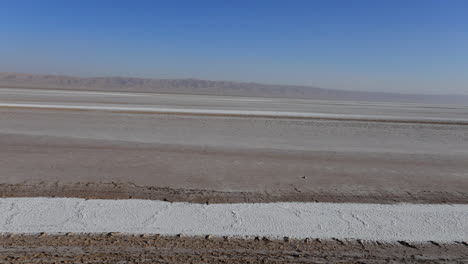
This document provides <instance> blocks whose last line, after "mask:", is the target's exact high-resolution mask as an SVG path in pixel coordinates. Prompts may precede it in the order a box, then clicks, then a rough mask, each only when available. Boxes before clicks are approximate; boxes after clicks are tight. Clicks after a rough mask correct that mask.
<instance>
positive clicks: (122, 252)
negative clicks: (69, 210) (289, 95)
mask: <svg viewBox="0 0 468 264" xmlns="http://www.w3.org/2000/svg"><path fill="white" fill-rule="evenodd" d="M100 93H102V94H89V93H88V94H80V93H76V92H72V94H67V93H65V92H63V93H55V92H53V91H52V92H48V93H47V92H46V93H44V92H39V93H38V92H37V91H36V92H34V93H30V91H29V92H28V91H26V92H18V91H11V90H10V91H5V90H1V91H0V101H2V102H8V103H36V104H37V103H40V104H41V103H44V104H48V103H61V104H73V105H80V104H91V105H109V104H114V105H115V104H120V105H127V106H135V105H137V106H145V107H146V106H148V107H177V108H184V109H191V108H197V109H199V108H200V106H204V107H206V108H207V109H214V110H220V109H221V110H222V109H227V110H239V109H242V110H255V111H298V112H305V113H321V114H355V115H376V116H379V117H380V118H381V119H382V118H384V116H388V115H391V116H400V117H403V118H406V117H411V118H412V119H418V118H420V119H424V118H443V119H444V120H456V119H460V118H466V117H467V108H466V107H463V106H452V107H448V106H441V105H437V106H436V105H432V106H430V105H414V104H412V105H408V104H388V103H386V104H381V103H359V102H339V101H312V100H286V99H274V100H273V99H271V100H270V99H266V98H255V99H249V98H242V99H240V98H231V97H209V96H208V97H207V96H198V97H197V96H195V97H192V96H184V95H181V96H172V95H164V96H162V95H151V96H149V95H145V96H141V95H135V94H133V95H129V94H124V95H121V94H119V93H116V94H113V95H110V94H108V93H105V92H100ZM467 160H468V133H467V126H466V125H462V124H456V123H451V124H448V123H444V124H437V123H422V122H398V120H393V121H391V122H378V121H358V120H319V119H313V118H311V119H303V120H297V119H288V118H258V117H257V118H253V117H232V116H231V117H223V116H216V117H215V116H211V117H210V116H200V115H198V116H188V115H185V116H184V115H160V114H148V113H146V114H143V113H123V112H118V111H117V112H104V111H64V110H61V111H60V110H39V109H20V108H15V109H13V108H2V109H0V196H3V197H30V196H35V197H37V196H46V197H54V196H59V197H82V198H108V199H116V198H117V199H129V198H132V199H133V198H141V199H152V200H166V201H185V202H196V203H203V204H206V203H209V204H210V203H234V202H286V201H299V202H304V201H306V202H341V203H343V202H351V203H363V202H364V203H401V202H409V203H449V204H453V203H458V204H466V203H468V191H467V190H468V164H467V162H466V161H467ZM376 241H378V240H377V239H374V242H366V243H365V244H363V242H362V241H360V242H359V241H341V240H339V241H335V240H331V241H317V242H313V243H312V244H310V243H311V242H310V241H309V242H308V243H304V241H295V242H288V243H286V242H281V241H273V242H272V241H269V239H266V240H265V241H264V240H262V239H261V238H260V239H259V241H255V240H232V239H228V240H227V241H225V240H223V239H210V240H206V239H203V238H174V237H152V238H144V237H143V238H141V237H134V236H124V237H120V236H119V237H118V238H116V237H115V236H109V237H108V236H104V235H101V236H98V235H94V236H88V235H76V236H72V237H70V236H65V235H62V236H60V235H59V236H43V237H41V238H38V237H35V236H18V235H15V236H13V237H11V238H7V236H3V237H2V238H1V239H0V244H1V246H0V257H1V258H3V259H0V262H2V261H3V262H6V263H8V261H11V262H12V263H24V262H28V263H34V262H33V261H36V262H37V263H47V262H49V263H50V262H57V261H59V260H63V261H68V262H70V263H106V261H107V263H115V262H116V261H117V260H123V261H127V262H128V263H132V262H139V263H144V262H145V261H146V262H148V263H158V261H159V262H161V263H171V262H172V263H180V262H190V261H192V262H193V263H206V262H209V263H249V262H251V263H258V262H261V261H264V262H265V263H288V262H289V263H298V262H306V263H307V262H310V263H329V262H340V261H341V262H343V263H349V262H355V263H359V262H364V263H388V262H390V263H391V262H394V263H399V262H410V263H432V262H446V263H457V262H458V263H463V262H464V261H466V258H467V257H466V248H467V245H466V242H463V241H458V242H459V243H451V244H446V245H443V244H438V243H436V242H434V243H426V244H418V245H413V244H408V243H407V242H405V241H401V242H402V243H396V244H395V243H394V244H386V243H380V242H379V243H377V242H376ZM464 241H465V240H464ZM122 263H125V262H122Z"/></svg>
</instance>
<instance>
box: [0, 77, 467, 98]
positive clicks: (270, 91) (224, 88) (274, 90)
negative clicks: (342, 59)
mask: <svg viewBox="0 0 468 264" xmlns="http://www.w3.org/2000/svg"><path fill="white" fill-rule="evenodd" d="M0 87H10V88H13V87H18V88H52V89H66V90H72V89H75V90H95V91H118V92H144V93H173V94H198V95H224V96H253V97H281V98H307V99H327V100H356V101H382V102H405V103H406V102H407V103H410V102H411V103H438V104H464V105H468V96H467V95H423V94H399V93H384V92H363V91H344V90H334V89H323V88H318V87H312V86H297V85H271V84H259V83H247V82H230V81H209V80H198V79H144V78H127V77H93V78H82V77H72V76H64V75H38V74H25V73H0Z"/></svg>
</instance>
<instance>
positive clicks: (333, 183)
mask: <svg viewBox="0 0 468 264" xmlns="http://www.w3.org/2000/svg"><path fill="white" fill-rule="evenodd" d="M0 144H1V148H0V173H1V180H2V183H1V185H0V190H1V191H2V192H1V193H2V196H4V197H8V196H10V197H11V196H16V197H21V196H26V197H27V196H60V197H67V196H76V197H83V198H121V199H122V198H123V199H127V198H141V199H159V200H169V201H188V202H201V203H205V202H209V203H219V202H274V201H320V202H346V201H351V202H353V201H354V202H373V203H394V202H412V203H422V202H430V203H443V202H449V203H466V201H467V197H468V195H467V193H466V190H468V186H467V185H468V184H467V179H466V173H467V165H466V160H467V159H466V157H465V156H463V155H462V156H456V155H453V156H445V155H430V154H389V153H386V154H378V153H356V152H350V153H347V152H343V153H335V152H324V151H286V150H255V149H253V150H249V149H226V148H216V147H201V146H186V145H185V146H184V145H182V146H181V145H161V144H154V143H153V144H136V143H129V142H116V141H103V140H89V139H88V140H86V139H71V138H57V137H46V136H25V135H8V134H3V135H0Z"/></svg>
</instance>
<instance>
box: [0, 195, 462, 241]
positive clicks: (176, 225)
mask: <svg viewBox="0 0 468 264" xmlns="http://www.w3.org/2000/svg"><path fill="white" fill-rule="evenodd" d="M0 208H1V210H0V212H1V213H0V223H1V224H0V233H10V232H13V233H39V232H48V233H65V232H80V233H102V232H123V233H126V234H142V233H146V234H154V233H157V234H163V235H175V234H184V235H192V236H201V235H214V236H234V237H239V236H249V237H253V236H267V237H270V238H282V237H284V236H288V237H291V238H307V237H313V238H322V239H331V238H336V239H362V240H380V241H388V242H395V241H409V242H425V241H435V242H454V241H465V240H467V239H468V221H467V219H468V205H448V204H444V205H441V204H432V205H414V204H394V205H378V204H356V203H354V204H346V203H344V204H329V203H266V204H214V205H202V204H190V203H169V202H162V201H149V200H84V199H76V198H1V199H0Z"/></svg>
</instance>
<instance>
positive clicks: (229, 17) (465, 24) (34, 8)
mask: <svg viewBox="0 0 468 264" xmlns="http://www.w3.org/2000/svg"><path fill="white" fill-rule="evenodd" d="M0 71H8V72H31V73H53V74H69V75H78V76H109V75H110V76H117V75H118V76H136V77H150V78H200V79H214V80H234V81H255V82H264V83H280V84H301V85H315V86H321V87H324V88H337V89H346V90H367V91H389V92H420V93H463V94H468V1H465V0H439V1H435V0H403V1H399V0H385V1H384V0H382V1H380V0H369V1H358V0H353V1H348V0H341V1H335V0H323V1H318V0H316V1H314V0H305V1H300V0H291V1H287V0H282V1H274V0H268V1H260V0H258V1H255V0H246V1H243V0H233V1H230V0H217V1H204V0H190V1H189V0H187V1H178V0H172V1H170V0H167V1H156V0H153V1H138V0H136V1H118V0H112V1H105V0H91V1H87V0H80V1H62V0H57V1H49V0H30V1H24V0H0Z"/></svg>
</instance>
